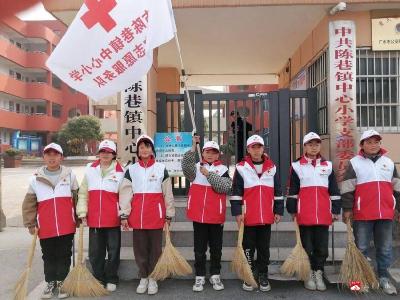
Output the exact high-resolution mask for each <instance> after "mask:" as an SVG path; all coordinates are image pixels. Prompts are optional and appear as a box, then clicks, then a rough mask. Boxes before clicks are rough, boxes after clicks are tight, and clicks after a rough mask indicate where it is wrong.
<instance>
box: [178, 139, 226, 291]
mask: <svg viewBox="0 0 400 300" xmlns="http://www.w3.org/2000/svg"><path fill="white" fill-rule="evenodd" d="M199 142H200V137H199V136H194V137H193V143H192V149H191V150H189V151H188V152H186V153H185V154H184V156H183V159H182V170H183V174H184V175H185V177H186V178H187V179H188V180H189V181H190V182H191V185H190V189H189V195H188V203H187V217H188V219H190V220H191V221H193V240H194V258H195V264H194V267H195V271H196V279H195V283H194V285H193V291H195V292H201V291H203V289H204V284H205V276H206V252H207V248H208V245H209V246H210V283H211V284H212V286H213V288H214V290H217V291H219V290H223V289H224V285H223V283H222V282H221V277H220V271H221V256H222V236H223V229H224V223H225V211H226V196H227V194H228V193H229V192H230V189H231V185H232V180H231V178H230V177H229V172H228V168H227V167H226V166H224V165H223V164H222V163H221V161H220V160H219V155H220V151H219V146H218V144H217V143H216V142H214V141H208V142H206V143H204V146H203V149H202V157H201V161H200V162H198V163H196V144H197V143H199Z"/></svg>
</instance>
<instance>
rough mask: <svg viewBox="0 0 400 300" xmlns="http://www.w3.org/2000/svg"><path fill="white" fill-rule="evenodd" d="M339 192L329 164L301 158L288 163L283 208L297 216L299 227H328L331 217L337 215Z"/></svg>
mask: <svg viewBox="0 0 400 300" xmlns="http://www.w3.org/2000/svg"><path fill="white" fill-rule="evenodd" d="M340 207H341V202H340V191H339V188H338V186H337V182H336V178H335V174H334V172H333V168H332V163H331V162H330V161H327V160H324V159H323V158H321V157H319V158H317V159H314V160H312V159H310V158H308V157H306V156H302V157H301V158H300V159H299V160H297V161H295V162H293V163H292V166H291V169H290V175H289V184H288V195H287V202H286V208H287V210H288V212H289V213H290V214H297V223H298V224H299V225H306V226H307V225H331V224H332V213H333V214H335V215H338V214H340Z"/></svg>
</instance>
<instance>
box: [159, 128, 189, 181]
mask: <svg viewBox="0 0 400 300" xmlns="http://www.w3.org/2000/svg"><path fill="white" fill-rule="evenodd" d="M154 144H155V145H154V147H155V150H156V153H157V161H158V162H160V163H163V164H164V165H165V166H166V168H167V170H168V174H169V176H171V177H181V176H183V172H182V166H181V163H182V158H183V155H184V154H185V152H187V151H189V150H190V149H191V148H192V133H191V132H170V133H159V132H157V133H156V135H155V138H154Z"/></svg>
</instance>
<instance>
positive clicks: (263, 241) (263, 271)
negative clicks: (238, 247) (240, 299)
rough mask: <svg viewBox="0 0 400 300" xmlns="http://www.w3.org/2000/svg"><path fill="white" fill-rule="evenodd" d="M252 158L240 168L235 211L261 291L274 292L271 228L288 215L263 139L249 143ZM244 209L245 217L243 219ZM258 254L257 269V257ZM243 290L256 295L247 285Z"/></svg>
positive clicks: (234, 185)
mask: <svg viewBox="0 0 400 300" xmlns="http://www.w3.org/2000/svg"><path fill="white" fill-rule="evenodd" d="M247 152H248V155H247V156H246V157H245V158H244V159H243V160H242V161H241V162H240V163H238V164H237V165H236V170H235V174H234V176H233V183H232V196H231V210H232V215H233V216H235V217H236V221H237V223H238V225H239V226H240V223H241V222H244V225H245V227H244V234H243V249H244V251H245V254H246V257H247V260H248V262H249V264H250V266H251V268H252V271H253V274H254V277H255V279H256V280H257V279H258V283H259V286H260V290H261V291H263V292H267V291H269V290H271V285H270V284H269V282H268V264H269V257H270V253H269V244H270V238H271V224H273V223H274V222H275V223H279V222H280V219H281V216H282V215H283V211H284V201H283V197H282V190H281V183H280V179H279V176H278V171H277V168H276V166H275V164H274V163H273V161H272V160H271V159H270V158H269V157H268V155H267V154H265V153H264V140H263V138H262V137H260V136H259V135H252V136H251V137H249V138H248V139H247ZM242 206H243V210H244V212H243V213H244V217H242ZM255 250H257V265H256V264H255V263H254V253H255ZM242 288H243V289H244V290H245V291H252V290H253V287H252V286H251V285H248V284H247V283H246V282H244V283H243V286H242Z"/></svg>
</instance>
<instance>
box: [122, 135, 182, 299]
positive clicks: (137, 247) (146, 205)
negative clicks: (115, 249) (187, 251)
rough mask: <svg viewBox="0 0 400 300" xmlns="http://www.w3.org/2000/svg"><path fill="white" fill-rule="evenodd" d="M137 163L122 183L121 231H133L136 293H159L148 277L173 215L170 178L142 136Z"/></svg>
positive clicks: (130, 168)
mask: <svg viewBox="0 0 400 300" xmlns="http://www.w3.org/2000/svg"><path fill="white" fill-rule="evenodd" d="M136 147H137V157H138V159H139V160H138V162H136V163H135V164H133V165H130V166H129V168H128V170H127V171H126V172H125V176H124V179H123V181H122V183H121V186H120V189H119V194H120V207H121V211H120V216H121V225H122V227H123V229H124V230H128V228H133V230H132V232H133V251H134V254H135V261H136V264H137V265H138V267H139V276H140V278H141V279H140V283H139V285H138V287H137V289H136V292H137V293H138V294H143V293H145V292H146V291H147V293H148V294H149V295H153V294H156V293H157V292H158V285H157V282H156V281H155V280H154V279H153V278H151V277H149V275H150V274H151V273H152V272H153V269H154V267H155V266H156V264H157V261H158V259H159V257H160V255H161V244H162V230H163V227H164V224H165V222H168V223H170V222H171V219H172V217H174V216H175V206H174V196H173V194H172V184H171V179H170V177H169V175H168V171H167V169H166V167H165V165H163V164H161V163H158V162H156V161H155V155H156V154H155V150H154V142H153V140H152V139H151V138H150V137H149V136H147V135H141V136H140V137H139V138H138V139H137V142H136Z"/></svg>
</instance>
